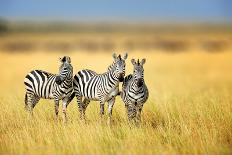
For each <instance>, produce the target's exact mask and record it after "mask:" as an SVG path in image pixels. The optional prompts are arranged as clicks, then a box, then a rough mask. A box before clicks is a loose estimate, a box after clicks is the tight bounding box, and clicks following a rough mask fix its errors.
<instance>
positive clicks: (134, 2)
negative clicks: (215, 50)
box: [0, 0, 232, 22]
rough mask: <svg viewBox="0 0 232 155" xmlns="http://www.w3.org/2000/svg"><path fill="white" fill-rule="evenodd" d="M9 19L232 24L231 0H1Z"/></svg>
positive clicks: (2, 12)
mask: <svg viewBox="0 0 232 155" xmlns="http://www.w3.org/2000/svg"><path fill="white" fill-rule="evenodd" d="M0 17H2V18H5V19H11V20H38V21H40V20H54V21H63V20H65V21H90V22H91V21H94V22H95V21H98V22H101V21H106V22H107V21H117V22H120V21H124V22H141V21H144V22H157V21H163V22H173V21H188V22H191V21H194V22H195V21H200V22H205V21H206V22H208V21H209V22H221V21H223V22H228V21H229V22H232V0H153V1H152V0H140V1H139V0H98V1H97V0H92V1H90V0H81V1H79V0H76V1H74V0H1V1H0Z"/></svg>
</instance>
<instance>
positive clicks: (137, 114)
mask: <svg viewBox="0 0 232 155" xmlns="http://www.w3.org/2000/svg"><path fill="white" fill-rule="evenodd" d="M142 108H143V105H141V106H139V107H137V113H136V125H140V123H141V112H142Z"/></svg>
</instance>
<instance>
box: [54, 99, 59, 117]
mask: <svg viewBox="0 0 232 155" xmlns="http://www.w3.org/2000/svg"><path fill="white" fill-rule="evenodd" d="M54 101H55V121H58V113H59V99H58V98H55V100H54Z"/></svg>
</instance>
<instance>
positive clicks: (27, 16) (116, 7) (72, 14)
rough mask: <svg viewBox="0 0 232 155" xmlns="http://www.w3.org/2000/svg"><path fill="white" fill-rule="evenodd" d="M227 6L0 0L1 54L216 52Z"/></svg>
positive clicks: (192, 1) (226, 26)
mask: <svg viewBox="0 0 232 155" xmlns="http://www.w3.org/2000/svg"><path fill="white" fill-rule="evenodd" d="M231 22H232V2H231V1H230V0H203V1H202V0H189V1H185V0H174V1H168V0H156V1H150V0H147V1H131V0H117V1H114V0H112V1H107V0H102V1H89V0H88V1H78V0H77V1H74V0H71V1H64V0H59V1H56V0H49V1H45V0H40V1H30V0H3V1H1V5H0V35H1V38H0V51H1V53H2V52H9V53H12V52H20V53H22V52H23V53H25V52H28V53H29V52H38V51H39V52H42V51H43V52H63V53H67V52H78V51H81V52H112V51H114V50H115V51H124V50H125V51H130V52H132V51H143V52H157V51H162V52H188V51H190V50H199V51H205V52H221V51H225V50H229V48H231V42H232V37H231V32H232V29H231V28H232V24H231Z"/></svg>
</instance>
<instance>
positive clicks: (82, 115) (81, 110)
mask: <svg viewBox="0 0 232 155" xmlns="http://www.w3.org/2000/svg"><path fill="white" fill-rule="evenodd" d="M76 98H77V106H78V109H79V112H80V119H81V120H83V119H84V114H83V111H84V110H83V103H82V96H79V95H78V96H76Z"/></svg>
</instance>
